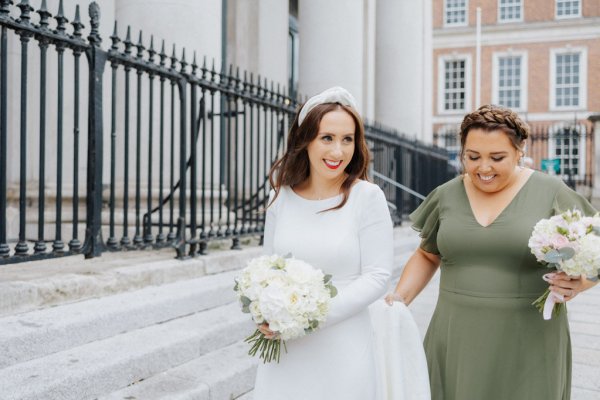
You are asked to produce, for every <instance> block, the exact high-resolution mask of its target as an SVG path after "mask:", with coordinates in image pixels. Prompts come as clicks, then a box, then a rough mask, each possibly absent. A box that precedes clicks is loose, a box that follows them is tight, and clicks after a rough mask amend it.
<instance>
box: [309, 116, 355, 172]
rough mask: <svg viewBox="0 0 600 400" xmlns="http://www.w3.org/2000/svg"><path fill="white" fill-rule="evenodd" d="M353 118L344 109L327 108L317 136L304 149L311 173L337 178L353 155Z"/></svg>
mask: <svg viewBox="0 0 600 400" xmlns="http://www.w3.org/2000/svg"><path fill="white" fill-rule="evenodd" d="M355 128H356V127H355V125H354V119H352V117H351V116H350V115H349V114H348V113H347V112H346V111H344V110H342V109H338V110H334V111H330V112H328V113H327V114H325V115H324V116H323V118H322V119H321V123H320V124H319V132H318V133H317V136H316V137H315V138H314V139H313V140H312V141H311V142H310V143H309V144H308V147H307V148H306V151H307V153H308V159H309V163H310V175H311V176H316V177H321V178H324V179H326V180H336V179H339V178H341V176H343V174H344V171H345V169H346V167H347V166H348V164H349V163H350V161H351V160H352V156H353V155H354V131H355Z"/></svg>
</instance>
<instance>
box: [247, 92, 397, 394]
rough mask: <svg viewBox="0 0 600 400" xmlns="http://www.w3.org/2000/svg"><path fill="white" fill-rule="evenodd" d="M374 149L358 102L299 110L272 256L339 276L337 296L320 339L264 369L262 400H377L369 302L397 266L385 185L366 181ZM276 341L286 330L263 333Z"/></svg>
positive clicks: (276, 169) (282, 168)
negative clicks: (368, 141)
mask: <svg viewBox="0 0 600 400" xmlns="http://www.w3.org/2000/svg"><path fill="white" fill-rule="evenodd" d="M368 165H369V153H368V149H367V144H366V141H365V136H364V128H363V124H362V121H361V119H360V117H359V115H358V113H357V111H356V105H355V102H354V98H353V97H352V95H350V93H348V92H347V91H346V90H345V89H342V88H339V87H337V88H331V89H328V90H326V91H324V92H323V93H321V94H319V95H317V96H314V97H312V98H311V99H309V100H308V101H307V102H306V103H305V104H304V106H302V108H301V109H300V110H299V112H298V115H297V116H296V119H295V121H294V124H293V125H292V128H291V130H290V133H289V136H288V142H287V149H286V152H285V154H284V155H283V156H282V157H281V159H280V160H278V161H277V162H276V163H275V165H274V166H273V169H272V170H271V174H270V179H271V186H272V187H273V191H272V193H271V200H270V203H269V207H268V208H267V217H266V225H265V233H264V251H265V253H266V254H273V253H274V254H279V255H284V254H288V253H291V254H292V255H293V256H294V257H296V258H298V259H301V260H304V261H306V262H308V263H309V264H311V265H313V266H314V267H316V268H320V269H321V270H323V272H325V273H326V274H331V275H333V283H334V285H335V286H336V288H337V289H338V295H337V296H336V297H334V298H333V299H332V302H331V306H330V309H329V313H328V316H327V321H326V322H325V324H324V326H322V327H319V330H317V331H316V332H314V333H311V334H310V335H307V336H304V337H302V338H299V339H297V340H291V341H289V342H287V353H283V354H282V355H281V361H280V363H279V364H277V363H269V364H260V365H259V368H258V373H257V377H256V385H255V388H254V399H255V400H279V399H281V400H283V399H285V400H309V399H310V400H319V399H322V400H332V399H344V400H366V399H369V400H375V399H378V398H379V396H380V394H381V393H380V392H378V386H377V383H376V381H377V374H376V372H375V349H374V343H373V342H374V341H373V328H372V326H371V320H370V316H369V311H368V306H369V304H371V303H372V302H374V301H375V300H377V299H380V298H381V297H383V295H384V293H385V290H386V287H387V284H388V280H389V277H390V271H391V268H392V258H393V254H392V253H393V250H392V222H391V218H390V213H389V210H388V206H387V202H386V200H385V197H384V195H383V192H382V191H381V189H380V188H379V187H378V186H377V185H374V184H372V183H370V182H367V180H366V178H367V167H368ZM260 329H261V331H262V332H263V333H264V334H265V335H266V336H267V337H268V338H273V337H275V336H276V335H277V332H272V331H271V330H269V327H268V326H267V325H262V326H261V327H260Z"/></svg>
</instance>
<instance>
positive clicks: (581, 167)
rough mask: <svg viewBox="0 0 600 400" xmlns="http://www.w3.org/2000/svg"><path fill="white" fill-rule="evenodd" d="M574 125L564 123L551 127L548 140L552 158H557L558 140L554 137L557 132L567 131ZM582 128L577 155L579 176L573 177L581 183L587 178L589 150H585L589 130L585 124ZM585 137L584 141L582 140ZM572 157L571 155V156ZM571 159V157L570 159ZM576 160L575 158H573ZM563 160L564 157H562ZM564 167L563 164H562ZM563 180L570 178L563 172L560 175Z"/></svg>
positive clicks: (549, 152)
mask: <svg viewBox="0 0 600 400" xmlns="http://www.w3.org/2000/svg"><path fill="white" fill-rule="evenodd" d="M571 126H572V125H571V124H569V123H564V122H559V123H557V124H554V125H552V126H551V127H550V131H549V133H550V135H549V139H548V154H549V155H550V156H551V157H552V158H555V157H556V143H555V140H556V138H555V137H554V136H553V135H555V134H556V133H557V132H559V131H561V130H563V129H565V128H570V127H571ZM579 126H580V127H581V129H583V132H580V134H581V135H580V136H579V143H578V144H579V146H578V152H577V153H578V154H577V156H576V157H577V159H578V160H579V161H578V164H577V168H578V171H577V175H573V177H574V178H575V180H578V181H581V180H583V179H584V178H585V172H586V167H587V160H586V156H587V151H586V150H587V149H586V148H585V146H586V144H587V140H586V137H585V135H586V134H587V130H586V127H585V125H584V124H581V125H579ZM582 137H583V140H582ZM569 156H570V155H569ZM569 158H571V157H569ZM573 158H574V157H573ZM561 159H562V157H561ZM561 166H562V164H561ZM558 176H560V177H561V178H563V179H566V178H567V177H568V175H567V174H563V173H562V172H561V173H560V174H559V175H558Z"/></svg>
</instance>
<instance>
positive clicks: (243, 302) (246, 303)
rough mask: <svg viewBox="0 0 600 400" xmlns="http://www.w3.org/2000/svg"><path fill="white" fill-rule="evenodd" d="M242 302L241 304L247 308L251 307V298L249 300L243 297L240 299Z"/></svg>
mask: <svg viewBox="0 0 600 400" xmlns="http://www.w3.org/2000/svg"><path fill="white" fill-rule="evenodd" d="M240 301H241V302H242V304H243V305H244V306H246V307H247V306H249V305H250V303H252V300H250V299H249V298H247V297H246V296H242V297H240Z"/></svg>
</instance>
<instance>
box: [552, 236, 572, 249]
mask: <svg viewBox="0 0 600 400" xmlns="http://www.w3.org/2000/svg"><path fill="white" fill-rule="evenodd" d="M550 244H551V245H552V247H554V248H555V249H557V250H558V249H560V248H562V247H565V246H567V245H569V239H567V238H566V237H564V236H563V235H560V234H558V233H557V234H555V235H552V238H550Z"/></svg>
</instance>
